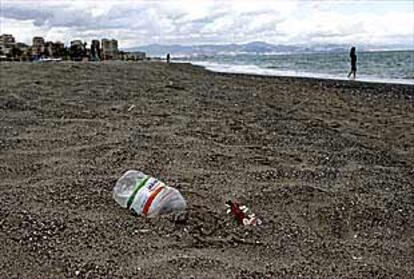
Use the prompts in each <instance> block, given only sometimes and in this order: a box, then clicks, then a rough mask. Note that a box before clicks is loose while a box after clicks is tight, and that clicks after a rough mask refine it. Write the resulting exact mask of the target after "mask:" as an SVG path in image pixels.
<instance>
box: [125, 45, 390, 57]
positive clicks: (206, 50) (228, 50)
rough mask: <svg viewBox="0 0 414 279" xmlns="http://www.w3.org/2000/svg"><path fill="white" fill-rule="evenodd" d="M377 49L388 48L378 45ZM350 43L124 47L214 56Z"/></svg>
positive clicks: (296, 50) (320, 48) (297, 50)
mask: <svg viewBox="0 0 414 279" xmlns="http://www.w3.org/2000/svg"><path fill="white" fill-rule="evenodd" d="M358 48H359V50H367V49H370V48H372V47H370V46H363V47H358ZM375 48H377V49H386V47H383V46H376V47H375ZM348 49H349V46H348V45H339V44H325V45H317V44H314V45H306V46H304V45H298V46H292V45H274V44H269V43H266V42H261V41H257V42H250V43H246V44H221V45H213V44H204V45H192V46H185V45H178V44H174V45H160V44H151V45H145V46H140V47H133V48H127V49H123V50H125V51H143V52H146V53H147V55H148V56H165V55H166V54H167V53H171V55H173V56H176V57H177V56H214V55H236V54H272V53H275V54H276V53H300V52H343V51H348Z"/></svg>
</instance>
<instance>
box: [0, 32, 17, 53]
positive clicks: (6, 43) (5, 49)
mask: <svg viewBox="0 0 414 279" xmlns="http://www.w3.org/2000/svg"><path fill="white" fill-rule="evenodd" d="M15 45H16V41H15V39H14V37H13V36H12V35H10V34H3V35H0V55H6V56H10V55H12V52H13V48H14V47H15Z"/></svg>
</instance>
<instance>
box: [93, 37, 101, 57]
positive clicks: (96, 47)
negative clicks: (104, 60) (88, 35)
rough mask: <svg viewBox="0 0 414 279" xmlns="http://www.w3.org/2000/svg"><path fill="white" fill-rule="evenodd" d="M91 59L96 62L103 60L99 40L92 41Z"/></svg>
mask: <svg viewBox="0 0 414 279" xmlns="http://www.w3.org/2000/svg"><path fill="white" fill-rule="evenodd" d="M91 59H92V60H94V61H99V60H101V50H100V43H99V40H92V43H91Z"/></svg>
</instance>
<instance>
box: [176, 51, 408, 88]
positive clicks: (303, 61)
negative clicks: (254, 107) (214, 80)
mask: <svg viewBox="0 0 414 279" xmlns="http://www.w3.org/2000/svg"><path fill="white" fill-rule="evenodd" d="M357 56H358V62H357V77H356V80H357V81H365V82H383V83H399V84H413V85H414V50H404V51H389V50H388V51H363V52H358V53H357ZM177 60H179V61H181V62H190V63H192V64H194V65H200V66H203V67H205V68H206V69H209V70H212V71H216V72H229V73H246V74H259V75H270V76H292V77H312V78H323V79H339V80H347V79H348V78H347V74H348V72H349V70H350V59H349V53H348V52H316V53H315V52H312V53H271V54H252V53H244V54H243V53H232V54H228V53H226V54H217V55H192V56H184V57H179V58H177Z"/></svg>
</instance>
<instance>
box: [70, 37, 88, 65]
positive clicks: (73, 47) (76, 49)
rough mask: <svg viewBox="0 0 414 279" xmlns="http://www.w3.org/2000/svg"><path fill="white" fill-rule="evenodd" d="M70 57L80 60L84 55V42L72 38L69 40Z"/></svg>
mask: <svg viewBox="0 0 414 279" xmlns="http://www.w3.org/2000/svg"><path fill="white" fill-rule="evenodd" d="M69 52H70V57H71V59H72V60H74V61H82V60H83V58H84V57H85V56H86V43H83V42H82V41H81V40H73V41H71V42H70V51H69Z"/></svg>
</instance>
